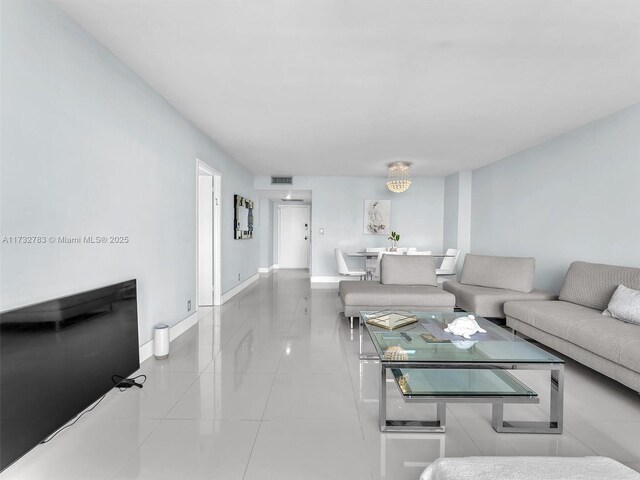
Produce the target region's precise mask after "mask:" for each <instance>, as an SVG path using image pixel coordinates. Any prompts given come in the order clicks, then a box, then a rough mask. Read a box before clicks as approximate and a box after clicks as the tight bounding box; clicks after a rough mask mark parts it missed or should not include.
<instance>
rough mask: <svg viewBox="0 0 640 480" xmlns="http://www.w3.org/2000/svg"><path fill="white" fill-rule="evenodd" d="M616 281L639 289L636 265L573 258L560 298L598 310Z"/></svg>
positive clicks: (604, 304) (606, 300) (639, 283)
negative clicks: (608, 263) (576, 260)
mask: <svg viewBox="0 0 640 480" xmlns="http://www.w3.org/2000/svg"><path fill="white" fill-rule="evenodd" d="M618 285H624V286H625V287H628V288H633V289H634V290H640V268H631V267H618V266H615V265H603V264H599V263H587V262H573V263H572V264H571V266H570V267H569V270H568V271H567V275H566V277H565V279H564V284H563V285H562V289H561V290H560V300H563V301H565V302H571V303H577V304H578V305H583V306H585V307H589V308H595V309H596V310H599V311H600V312H602V311H603V310H604V309H606V308H607V305H608V304H609V300H610V299H611V296H612V295H613V292H614V291H615V290H616V288H618Z"/></svg>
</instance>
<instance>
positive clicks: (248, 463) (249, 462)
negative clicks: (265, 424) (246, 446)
mask: <svg viewBox="0 0 640 480" xmlns="http://www.w3.org/2000/svg"><path fill="white" fill-rule="evenodd" d="M261 429H262V421H260V422H259V423H258V429H257V430H256V435H255V437H253V443H252V444H251V450H250V451H249V456H248V457H247V463H246V465H245V466H244V471H243V472H242V479H243V480H244V479H245V478H246V476H247V471H248V470H249V465H250V464H251V458H252V457H253V450H254V449H255V447H256V442H257V441H258V435H260V430H261Z"/></svg>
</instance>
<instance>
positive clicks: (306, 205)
mask: <svg viewBox="0 0 640 480" xmlns="http://www.w3.org/2000/svg"><path fill="white" fill-rule="evenodd" d="M283 208H306V209H307V211H308V212H309V235H308V236H307V237H308V238H307V266H306V267H305V268H306V269H307V270H309V271H311V231H312V229H311V205H309V204H308V203H303V204H302V205H281V204H280V205H278V266H279V268H282V235H281V227H282V215H281V214H282V209H283ZM300 270H303V269H300Z"/></svg>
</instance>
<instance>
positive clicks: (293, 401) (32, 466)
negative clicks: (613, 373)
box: [1, 271, 640, 480]
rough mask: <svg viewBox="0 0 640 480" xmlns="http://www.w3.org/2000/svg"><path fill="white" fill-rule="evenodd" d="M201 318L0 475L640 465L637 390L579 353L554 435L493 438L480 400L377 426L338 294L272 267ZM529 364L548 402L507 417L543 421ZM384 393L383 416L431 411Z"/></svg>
mask: <svg viewBox="0 0 640 480" xmlns="http://www.w3.org/2000/svg"><path fill="white" fill-rule="evenodd" d="M199 316H200V321H199V324H198V325H196V326H194V327H193V328H192V329H190V330H189V331H188V332H186V333H185V334H183V335H182V336H181V337H179V338H178V339H176V340H175V341H174V342H173V343H172V346H171V348H172V350H171V355H170V357H169V358H168V359H167V360H164V361H155V360H153V359H151V360H148V361H146V362H145V363H144V364H143V365H142V368H141V372H142V373H145V374H146V375H148V381H147V383H146V384H145V386H144V389H143V390H139V389H131V390H127V391H125V392H122V393H120V392H118V391H112V392H111V393H109V395H108V396H107V397H106V398H105V400H104V401H103V402H102V403H101V404H100V405H99V406H98V408H96V409H95V410H94V411H92V412H90V413H89V414H87V415H86V416H85V417H83V418H82V419H81V420H80V421H79V422H78V423H77V424H76V425H75V426H73V427H72V428H70V429H68V430H66V431H64V432H62V433H61V434H60V435H58V436H57V437H56V439H55V440H54V441H52V442H50V443H48V444H46V445H41V446H39V447H37V448H36V449H34V450H33V451H31V452H30V453H29V454H27V455H26V456H25V457H24V458H22V459H21V460H20V461H18V462H17V463H16V464H15V465H13V466H12V467H10V468H9V469H7V470H6V471H5V472H4V473H3V474H2V476H1V478H2V480H5V479H6V480H9V479H21V480H25V479H48V480H50V479H65V480H69V479H83V480H86V479H110V478H115V479H134V478H136V479H143V478H144V479H155V480H158V479H200V478H202V479H204V478H208V479H225V480H226V479H242V478H246V479H261V480H268V479H278V480H285V479H296V480H300V479H305V480H309V479H316V478H318V479H320V478H322V479H347V478H348V479H371V478H375V479H377V478H387V479H394V480H401V479H414V480H415V479H417V478H418V476H419V474H420V472H421V471H422V469H424V468H425V466H427V465H428V464H429V463H430V462H432V461H433V460H434V459H436V458H438V457H441V456H466V455H562V456H584V455H607V456H611V457H613V458H615V459H617V460H619V461H621V462H623V463H625V464H627V465H629V466H631V467H633V468H635V469H637V470H640V443H639V442H638V441H637V440H638V438H640V397H639V396H638V395H637V394H636V393H634V392H632V391H630V390H629V389H626V388H624V387H622V386H620V385H618V384H616V383H615V382H612V381H609V380H608V379H606V378H605V377H603V376H601V375H599V374H596V373H594V372H591V371H590V370H588V369H586V368H584V367H582V366H580V365H578V364H576V363H574V362H571V361H569V362H568V364H567V367H566V391H565V393H566V395H565V419H566V421H565V433H564V434H563V435H518V434H497V433H495V432H494V430H493V429H492V428H491V425H490V419H491V417H490V414H491V409H490V406H489V405H460V404H457V405H451V406H449V407H448V412H447V433H446V434H398V433H388V434H381V433H380V432H379V431H378V427H377V418H378V411H377V408H378V399H377V392H378V383H377V382H378V381H379V380H378V371H379V370H378V368H377V365H376V364H375V363H366V362H361V361H360V360H359V359H358V354H357V352H358V340H359V339H358V335H357V330H356V332H355V334H352V332H351V331H350V329H349V327H348V322H347V321H346V319H345V318H344V317H340V316H339V300H338V297H337V295H336V291H335V290H311V289H310V287H309V280H308V278H307V276H306V274H305V273H304V272H300V271H280V272H279V273H274V274H272V275H269V276H265V277H262V278H261V279H260V281H259V282H258V283H257V284H256V285H255V286H254V287H253V288H251V289H249V290H246V291H244V292H243V293H241V294H240V295H238V296H236V297H235V298H234V299H232V300H231V301H230V302H228V303H227V304H225V305H223V306H222V307H216V308H207V309H201V310H200V312H199ZM525 373H526V374H522V379H523V380H524V381H525V383H528V384H529V385H530V386H531V387H532V388H534V389H536V390H537V391H538V392H539V393H540V394H541V396H542V397H543V399H542V400H543V401H542V402H541V405H540V406H538V405H524V406H509V407H507V411H506V414H505V417H506V418H509V415H510V413H512V414H513V415H512V416H513V417H516V416H517V417H518V419H523V420H526V419H528V418H526V417H529V419H544V410H543V409H544V408H545V406H544V405H546V402H547V401H548V400H547V398H546V397H547V396H548V389H549V386H548V380H547V377H545V372H532V373H531V372H525ZM547 375H548V374H547ZM390 397H392V398H391V400H390V402H389V407H388V408H389V412H390V417H391V418H393V416H394V415H396V416H397V417H398V418H400V417H402V418H420V417H421V416H425V415H429V416H431V417H432V416H433V415H434V411H427V410H428V409H430V408H435V407H429V406H424V405H422V406H421V405H412V406H407V405H404V404H403V403H402V401H401V399H400V398H399V396H398V394H397V390H396V389H395V388H390ZM514 412H515V413H514ZM516 414H517V415H516Z"/></svg>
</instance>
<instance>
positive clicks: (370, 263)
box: [365, 247, 387, 278]
mask: <svg viewBox="0 0 640 480" xmlns="http://www.w3.org/2000/svg"><path fill="white" fill-rule="evenodd" d="M365 251H367V252H371V253H374V252H386V251H387V249H386V248H385V247H367V248H366V249H365ZM365 266H366V268H367V273H368V274H369V275H370V276H371V278H373V276H374V275H375V274H376V268H377V267H378V264H377V261H376V258H369V257H367V260H366V262H365Z"/></svg>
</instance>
